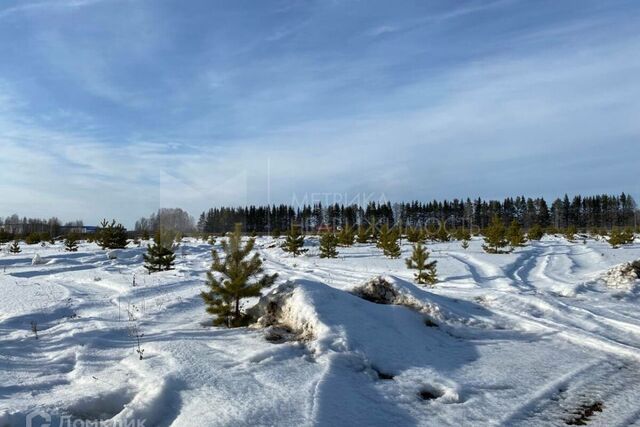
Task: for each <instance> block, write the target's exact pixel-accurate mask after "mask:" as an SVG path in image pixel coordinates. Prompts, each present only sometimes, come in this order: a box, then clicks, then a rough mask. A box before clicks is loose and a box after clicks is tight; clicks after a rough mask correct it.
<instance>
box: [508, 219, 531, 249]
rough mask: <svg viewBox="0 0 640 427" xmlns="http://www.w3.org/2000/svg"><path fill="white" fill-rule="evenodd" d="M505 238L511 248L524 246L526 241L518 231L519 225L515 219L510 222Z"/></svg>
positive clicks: (519, 230)
mask: <svg viewBox="0 0 640 427" xmlns="http://www.w3.org/2000/svg"><path fill="white" fill-rule="evenodd" d="M506 238H507V240H508V241H509V244H510V245H511V247H513V248H517V247H520V246H524V244H525V243H526V241H527V239H526V238H525V237H524V233H523V232H522V230H521V229H520V224H519V223H518V221H516V220H515V219H514V220H513V221H511V224H510V225H509V228H508V229H507V232H506Z"/></svg>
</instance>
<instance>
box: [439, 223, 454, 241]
mask: <svg viewBox="0 0 640 427" xmlns="http://www.w3.org/2000/svg"><path fill="white" fill-rule="evenodd" d="M435 239H436V240H437V241H439V242H448V241H449V240H451V236H449V232H448V231H447V228H446V227H445V226H444V224H442V225H441V226H440V228H438V231H436V235H435Z"/></svg>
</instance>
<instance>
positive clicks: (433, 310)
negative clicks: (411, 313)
mask: <svg viewBox="0 0 640 427" xmlns="http://www.w3.org/2000/svg"><path fill="white" fill-rule="evenodd" d="M415 291H416V289H415V287H413V286H407V284H406V283H405V282H402V281H399V280H396V279H395V278H394V277H391V276H377V277H374V278H373V279H371V280H369V281H368V282H366V283H365V284H363V285H361V286H357V287H355V288H353V289H352V290H351V293H353V294H354V295H356V296H359V297H360V298H363V299H365V300H367V301H370V302H374V303H376V304H389V305H403V306H405V307H409V308H411V309H413V310H416V311H418V312H420V313H422V314H425V315H428V316H429V317H431V318H434V319H440V320H442V319H443V316H442V313H441V311H440V307H439V306H438V305H436V304H434V303H432V302H428V301H424V298H423V297H422V296H421V295H417V293H416V292H415Z"/></svg>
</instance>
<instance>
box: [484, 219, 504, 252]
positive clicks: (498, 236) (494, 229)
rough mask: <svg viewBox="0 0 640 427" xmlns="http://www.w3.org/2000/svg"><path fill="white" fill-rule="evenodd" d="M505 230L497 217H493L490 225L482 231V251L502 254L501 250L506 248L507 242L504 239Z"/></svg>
mask: <svg viewBox="0 0 640 427" xmlns="http://www.w3.org/2000/svg"><path fill="white" fill-rule="evenodd" d="M505 235H506V229H505V226H504V224H503V223H502V221H501V220H500V218H499V217H498V215H494V216H493V219H492V220H491V224H489V226H488V227H487V228H486V229H485V230H484V242H485V244H484V245H482V249H484V250H485V252H488V253H491V254H498V253H501V252H503V251H502V248H504V247H506V246H507V245H508V244H509V242H507V240H506V238H505Z"/></svg>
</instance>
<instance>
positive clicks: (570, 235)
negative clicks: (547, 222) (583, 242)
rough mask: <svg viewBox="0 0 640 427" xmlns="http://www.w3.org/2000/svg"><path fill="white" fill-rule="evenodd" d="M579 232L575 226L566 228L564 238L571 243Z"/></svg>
mask: <svg viewBox="0 0 640 427" xmlns="http://www.w3.org/2000/svg"><path fill="white" fill-rule="evenodd" d="M577 232H578V230H576V226H575V225H570V226H568V227H567V228H565V230H564V237H565V239H567V240H568V241H570V242H571V241H572V240H573V239H574V238H575V237H576V233H577Z"/></svg>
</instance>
